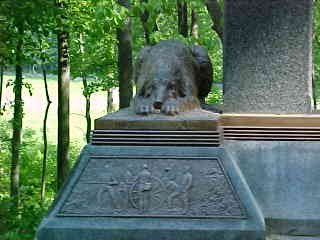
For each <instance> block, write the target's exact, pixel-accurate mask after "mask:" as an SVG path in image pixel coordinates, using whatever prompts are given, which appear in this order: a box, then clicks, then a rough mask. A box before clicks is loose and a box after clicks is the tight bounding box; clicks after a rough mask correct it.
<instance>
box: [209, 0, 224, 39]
mask: <svg viewBox="0 0 320 240" xmlns="http://www.w3.org/2000/svg"><path fill="white" fill-rule="evenodd" d="M206 6H207V10H208V12H209V15H210V17H211V20H212V29H213V31H215V32H216V33H217V34H218V36H219V38H220V40H221V42H223V12H222V7H221V6H220V4H219V2H218V0H207V1H206Z"/></svg>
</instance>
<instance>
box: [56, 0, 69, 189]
mask: <svg viewBox="0 0 320 240" xmlns="http://www.w3.org/2000/svg"><path fill="white" fill-rule="evenodd" d="M56 5H57V8H58V12H59V15H58V18H57V25H58V28H59V30H58V33H57V38H58V146H57V173H58V174H57V187H58V189H60V188H61V187H62V185H63V183H64V182H65V180H66V179H67V177H68V173H69V147H70V135H69V115H70V112H69V104H70V100H69V95H70V89H69V88H70V64H69V63H70V57H69V33H68V31H67V12H66V2H65V1H63V0H60V1H59V0H58V1H57V3H56Z"/></svg>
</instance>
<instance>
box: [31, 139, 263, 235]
mask: <svg viewBox="0 0 320 240" xmlns="http://www.w3.org/2000/svg"><path fill="white" fill-rule="evenodd" d="M130 160H131V163H130V164H129V163H128V161H130ZM203 161H207V162H203ZM108 169H113V171H109V170H108ZM167 169H168V171H167ZM171 171H173V173H174V174H176V177H174V176H172V173H171ZM112 173H115V175H114V176H111V175H112ZM170 175H171V176H170ZM83 184H88V185H91V187H86V188H82V189H80V188H78V187H79V186H80V185H83ZM161 186H162V187H161ZM174 186H177V188H175V187H174ZM179 186H180V187H179ZM79 189H80V190H79ZM78 190H79V191H78ZM164 190H165V191H164ZM126 193H129V194H128V195H127V194H126ZM172 193H176V194H172ZM120 195H122V197H120ZM125 196H127V198H126V197H125ZM163 198H165V199H166V200H165V201H162V199H163ZM125 199H127V200H128V201H124V200H125ZM170 199H171V200H172V201H171V200H170ZM114 200H115V201H114ZM97 201H98V202H97ZM97 203H98V205H97ZM231 203H232V204H231ZM197 205H199V206H197ZM193 207H195V208H194V209H193ZM92 208H93V209H92ZM171 210H172V212H171ZM37 238H38V240H70V239H77V240H105V239H109V240H119V239H121V240H150V239H152V240H171V239H172V240H180V239H181V240H209V239H210V240H251V239H252V240H263V239H265V225H264V219H263V216H262V214H261V211H260V210H259V208H258V205H257V204H256V202H255V200H254V198H253V196H252V194H251V192H250V190H249V188H248V186H247V184H246V182H245V180H244V178H243V177H242V174H241V172H240V171H239V168H238V167H237V165H236V164H235V162H234V160H233V159H232V158H231V157H230V156H229V155H228V154H227V153H226V151H225V150H224V149H223V148H204V147H192V148H188V147H108V146H99V147H97V146H92V145H87V146H86V147H85V148H84V150H83V152H82V154H81V156H80V158H79V160H78V162H77V165H76V166H75V168H74V170H73V172H72V174H71V176H70V178H69V180H68V182H67V183H66V185H65V186H64V188H63V189H62V190H61V192H60V194H59V196H58V198H57V199H56V201H55V202H54V204H53V206H52V208H51V211H50V212H49V214H48V215H47V216H46V217H45V218H44V220H43V221H42V223H41V225H40V227H39V230H38V234H37Z"/></svg>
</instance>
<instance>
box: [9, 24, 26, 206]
mask: <svg viewBox="0 0 320 240" xmlns="http://www.w3.org/2000/svg"><path fill="white" fill-rule="evenodd" d="M18 34H19V35H18V42H17V46H16V79H15V82H14V88H13V91H14V114H13V122H12V125H13V134H12V149H11V176H10V177H11V186H10V196H11V197H12V200H13V204H14V207H18V206H19V200H20V198H19V197H20V196H19V195H20V194H19V192H20V191H19V184H20V166H19V162H20V149H21V133H22V117H23V102H22V86H23V77H22V61H23V34H24V29H23V27H22V26H19V27H18Z"/></svg>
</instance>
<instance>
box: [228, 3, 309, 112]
mask: <svg viewBox="0 0 320 240" xmlns="http://www.w3.org/2000/svg"><path fill="white" fill-rule="evenodd" d="M312 9H313V4H312V0H276V1H275V0H268V1H266V0H255V1H252V0H226V1H225V34H224V37H225V39H224V112H237V113H240V112H242V113H249V112H250V113H307V112H310V111H311V110H312V101H311V99H312V75H311V73H312V47H311V46H312Z"/></svg>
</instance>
